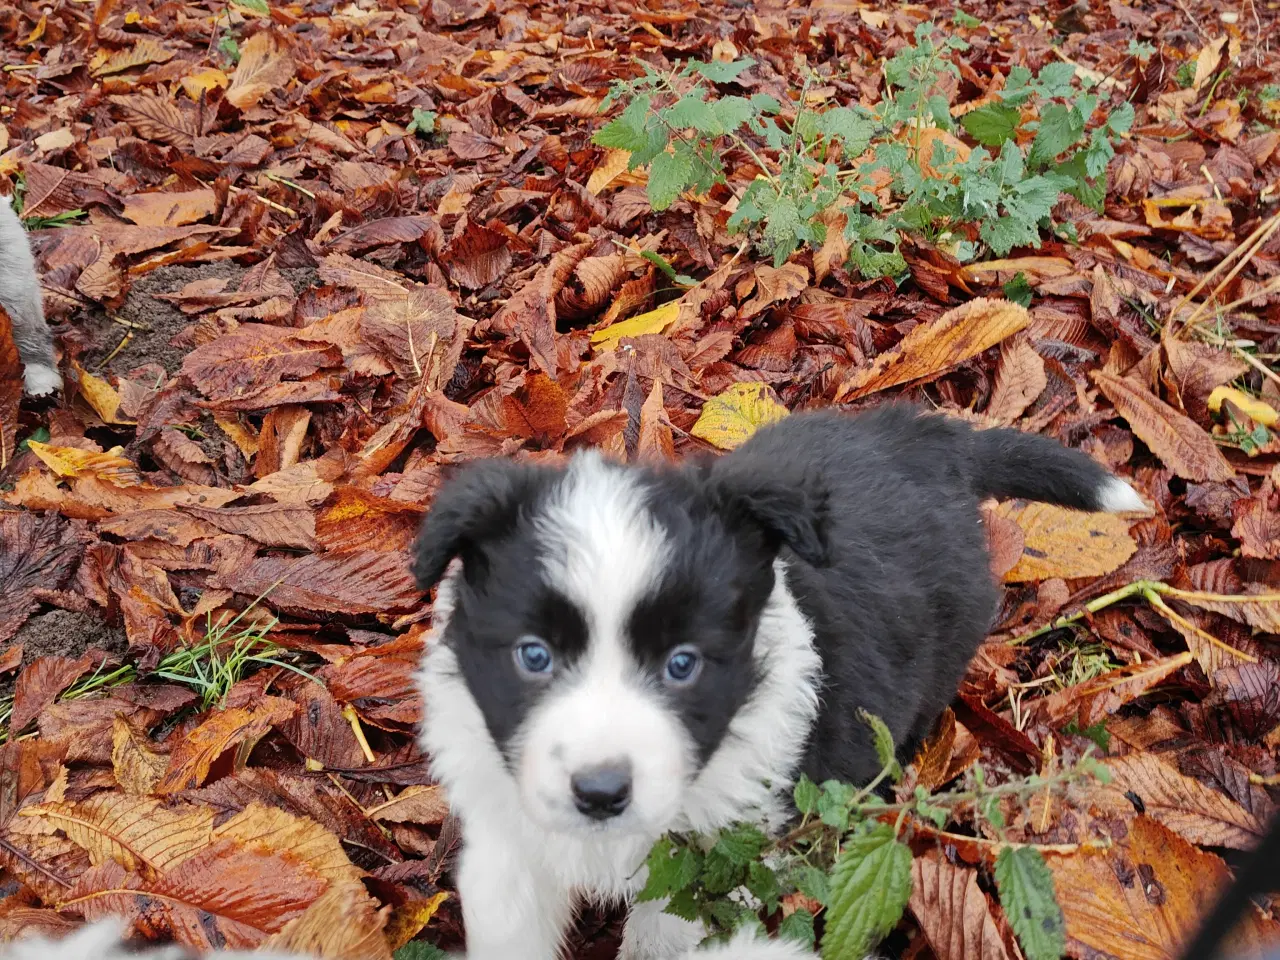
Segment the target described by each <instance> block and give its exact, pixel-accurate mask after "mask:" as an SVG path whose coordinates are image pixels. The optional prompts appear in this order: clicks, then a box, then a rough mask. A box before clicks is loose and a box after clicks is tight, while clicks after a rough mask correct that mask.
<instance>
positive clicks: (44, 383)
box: [22, 363, 62, 397]
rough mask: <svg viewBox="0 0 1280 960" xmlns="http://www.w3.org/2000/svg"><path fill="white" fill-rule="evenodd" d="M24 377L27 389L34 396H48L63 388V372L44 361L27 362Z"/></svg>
mask: <svg viewBox="0 0 1280 960" xmlns="http://www.w3.org/2000/svg"><path fill="white" fill-rule="evenodd" d="M22 377H23V381H24V387H25V390H26V392H27V394H28V395H29V396H32V397H47V396H48V395H49V394H51V393H57V392H58V391H59V390H61V389H62V374H60V373H58V371H57V370H55V369H53V367H50V366H46V365H45V364H43V363H29V364H27V366H26V369H25V370H23V373H22Z"/></svg>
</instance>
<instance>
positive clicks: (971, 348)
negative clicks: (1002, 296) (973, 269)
mask: <svg viewBox="0 0 1280 960" xmlns="http://www.w3.org/2000/svg"><path fill="white" fill-rule="evenodd" d="M1030 320H1031V315H1030V314H1028V313H1027V310H1026V308H1025V307H1020V306H1018V305H1017V304H1016V303H1010V302H1009V301H1007V300H988V299H987V298H986V297H978V298H977V299H976V300H970V301H969V302H968V303H964V304H961V305H960V306H958V307H956V308H955V309H954V310H948V311H947V312H946V313H944V314H943V315H942V316H940V317H938V319H936V320H933V321H931V322H929V323H922V324H920V326H918V327H916V328H914V329H913V330H912V331H911V332H910V333H908V334H907V335H906V336H905V337H903V338H902V341H901V342H900V343H899V344H898V345H897V346H896V347H894V348H893V349H892V350H887V351H885V352H884V353H882V354H880V356H878V357H876V359H875V362H874V363H872V364H871V366H869V367H865V368H863V369H862V370H859V371H858V372H857V373H855V374H854V375H853V376H852V377H850V378H849V379H848V380H846V381H845V382H844V383H843V384H841V385H840V389H839V390H838V391H837V392H836V401H837V402H839V401H841V400H856V399H857V398H858V397H865V396H866V395H867V394H869V393H875V392H876V391H877V390H884V389H886V388H888V387H896V386H898V385H899V384H903V383H910V382H912V381H914V380H923V379H926V378H929V377H936V376H938V375H939V374H941V373H944V372H945V371H947V370H950V369H951V368H952V367H954V366H956V365H957V364H960V363H963V362H964V361H965V360H968V359H969V358H970V357H974V356H977V355H978V354H979V353H981V352H982V351H983V350H986V349H987V348H988V347H992V346H994V345H995V344H997V343H999V342H1000V341H1001V340H1004V339H1005V338H1006V337H1011V336H1013V335H1014V334H1015V333H1017V332H1018V331H1019V330H1021V329H1022V328H1023V327H1025V326H1026V325H1027V324H1028V323H1029V322H1030Z"/></svg>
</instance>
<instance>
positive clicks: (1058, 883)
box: [1046, 816, 1274, 960]
mask: <svg viewBox="0 0 1280 960" xmlns="http://www.w3.org/2000/svg"><path fill="white" fill-rule="evenodd" d="M1046 859H1047V860H1048V862H1049V867H1050V869H1051V870H1052V871H1053V876H1054V886H1055V888H1056V889H1057V891H1058V899H1059V902H1060V904H1061V906H1062V912H1063V914H1064V916H1065V917H1066V921H1067V937H1068V953H1069V954H1070V955H1072V956H1075V957H1080V956H1087V955H1091V954H1090V952H1091V951H1097V952H1100V953H1105V954H1107V955H1108V956H1112V957H1116V958H1117V960H1176V958H1179V957H1181V955H1182V947H1183V946H1184V945H1185V943H1186V942H1187V940H1188V939H1189V938H1190V937H1191V936H1192V935H1193V934H1194V932H1195V930H1196V928H1197V925H1198V924H1199V921H1200V918H1201V917H1202V916H1205V915H1206V913H1207V912H1208V910H1209V908H1210V907H1212V906H1213V903H1214V900H1215V899H1216V897H1217V896H1218V891H1219V890H1221V888H1222V887H1223V886H1224V885H1225V884H1226V883H1227V881H1228V880H1229V878H1230V874H1229V872H1228V870H1227V866H1226V864H1225V863H1223V862H1222V860H1221V859H1220V858H1219V857H1216V856H1214V855H1213V854H1211V853H1202V852H1201V851H1199V850H1197V849H1196V848H1195V847H1194V846H1192V845H1191V844H1190V843H1188V842H1187V841H1185V840H1183V839H1182V838H1181V837H1179V836H1178V835H1177V834H1175V833H1173V832H1172V831H1170V830H1168V829H1167V828H1166V827H1164V826H1162V825H1161V824H1160V823H1158V822H1157V821H1156V820H1154V819H1152V818H1151V817H1144V816H1139V817H1136V818H1134V820H1133V821H1132V822H1131V823H1130V824H1129V830H1128V835H1127V837H1126V839H1125V841H1124V843H1123V845H1122V846H1120V847H1118V848H1117V849H1115V850H1114V851H1112V852H1110V853H1108V854H1106V855H1097V854H1086V853H1083V852H1082V853H1078V854H1075V855H1072V856H1050V857H1048V858H1046ZM1242 926H1243V927H1244V929H1243V931H1242V935H1240V939H1239V940H1237V947H1240V946H1245V945H1249V946H1252V947H1253V948H1254V949H1253V950H1251V951H1248V953H1242V954H1241V955H1242V956H1244V955H1252V956H1256V955H1257V954H1256V951H1257V947H1258V946H1259V945H1260V943H1262V942H1265V937H1266V934H1265V933H1264V931H1265V926H1264V923H1263V922H1262V921H1260V920H1259V919H1258V917H1257V914H1256V913H1255V912H1254V911H1252V910H1248V911H1246V916H1245V918H1244V923H1243V925H1242ZM1271 935H1272V937H1274V933H1272V934H1271ZM1072 941H1074V942H1072Z"/></svg>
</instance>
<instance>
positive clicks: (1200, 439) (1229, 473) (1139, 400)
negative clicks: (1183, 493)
mask: <svg viewBox="0 0 1280 960" xmlns="http://www.w3.org/2000/svg"><path fill="white" fill-rule="evenodd" d="M1093 379H1094V382H1095V383H1097V385H1098V389H1099V390H1101V391H1102V392H1103V393H1104V394H1105V395H1106V397H1107V399H1108V400H1110V401H1111V402H1112V403H1113V404H1115V407H1116V412H1117V413H1119V414H1120V415H1121V416H1122V417H1124V418H1125V419H1126V420H1127V421H1129V426H1130V427H1132V428H1133V432H1134V435H1135V436H1136V437H1137V438H1138V439H1139V440H1141V441H1142V442H1143V443H1145V444H1146V445H1147V446H1148V447H1150V448H1151V450H1152V452H1153V453H1155V455H1156V456H1158V457H1159V458H1160V459H1161V460H1163V461H1164V463H1165V465H1166V466H1167V467H1169V469H1170V470H1172V471H1173V472H1174V473H1176V474H1177V475H1178V476H1180V477H1183V478H1185V479H1187V480H1202V481H1203V480H1229V479H1231V478H1232V477H1233V476H1235V471H1234V470H1232V469H1231V466H1230V465H1229V464H1228V463H1227V461H1226V460H1224V459H1223V457H1222V454H1221V453H1220V452H1219V451H1218V448H1217V445H1216V444H1214V442H1213V440H1212V439H1211V438H1210V437H1209V435H1208V434H1207V433H1205V432H1204V431H1203V430H1201V429H1200V427H1199V426H1197V425H1196V424H1195V423H1194V422H1193V421H1192V420H1190V419H1188V418H1187V417H1184V416H1183V415H1182V414H1180V413H1178V411H1176V410H1174V409H1173V408H1172V407H1171V406H1169V405H1168V404H1167V403H1165V402H1164V401H1162V400H1160V399H1159V398H1158V397H1155V396H1153V395H1152V394H1151V393H1150V392H1149V391H1147V390H1143V389H1142V388H1141V387H1138V386H1136V385H1134V384H1133V383H1132V382H1130V381H1129V380H1127V379H1125V378H1123V377H1117V376H1114V375H1113V374H1109V373H1105V372H1103V371H1101V370H1096V371H1094V374H1093Z"/></svg>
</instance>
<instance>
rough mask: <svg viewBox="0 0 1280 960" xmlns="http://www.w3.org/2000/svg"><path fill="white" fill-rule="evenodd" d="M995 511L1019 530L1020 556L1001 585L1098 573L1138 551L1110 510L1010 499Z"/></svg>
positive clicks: (1109, 568)
mask: <svg viewBox="0 0 1280 960" xmlns="http://www.w3.org/2000/svg"><path fill="white" fill-rule="evenodd" d="M993 512H994V514H995V515H996V516H999V517H1003V518H1005V519H1007V520H1012V521H1013V522H1014V523H1016V524H1017V525H1018V526H1019V527H1020V528H1021V530H1022V536H1023V546H1022V557H1021V558H1020V559H1019V560H1018V562H1017V563H1016V564H1014V566H1013V569H1012V570H1010V571H1009V572H1008V573H1006V574H1005V575H1004V581H1005V583H1022V582H1025V581H1028V580H1048V579H1050V578H1052V577H1061V578H1063V579H1064V580H1066V579H1071V578H1074V577H1101V576H1104V575H1106V574H1108V573H1111V572H1112V571H1113V570H1115V569H1117V568H1118V567H1119V566H1120V565H1121V564H1122V563H1124V562H1125V561H1126V560H1128V559H1129V558H1130V557H1132V556H1133V555H1134V554H1135V553H1136V552H1137V550H1138V545H1137V544H1136V543H1134V541H1133V538H1132V537H1130V536H1129V524H1128V523H1127V522H1126V521H1125V520H1123V519H1122V518H1120V517H1117V516H1115V515H1114V514H1110V513H1084V512H1083V511H1080V510H1068V509H1066V508H1065V507H1055V506H1052V505H1050V504H1047V503H1027V504H1023V505H1019V504H1018V503H1016V502H1013V501H1010V502H1007V503H1002V504H1000V505H999V506H997V507H996V508H995V510H994V511H993Z"/></svg>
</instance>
